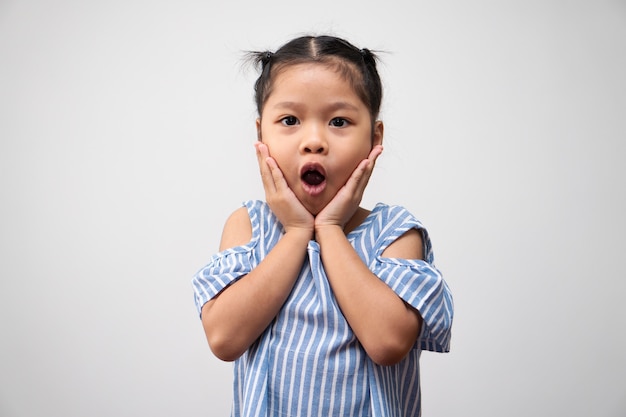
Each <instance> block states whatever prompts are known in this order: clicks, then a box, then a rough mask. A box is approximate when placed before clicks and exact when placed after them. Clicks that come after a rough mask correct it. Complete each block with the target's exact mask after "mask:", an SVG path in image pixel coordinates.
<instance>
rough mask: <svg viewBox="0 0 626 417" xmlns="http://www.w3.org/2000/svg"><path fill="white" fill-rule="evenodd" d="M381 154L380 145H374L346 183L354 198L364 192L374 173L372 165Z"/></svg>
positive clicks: (381, 148)
mask: <svg viewBox="0 0 626 417" xmlns="http://www.w3.org/2000/svg"><path fill="white" fill-rule="evenodd" d="M382 152H383V147H382V146H381V145H376V146H374V147H373V148H372V150H371V151H370V153H369V155H368V157H367V159H364V160H362V161H361V162H360V163H359V165H358V166H357V167H356V169H355V170H354V172H353V173H352V175H351V176H350V179H349V180H348V182H347V183H346V186H347V188H349V190H350V192H351V193H353V195H355V196H360V195H362V194H363V192H364V191H365V187H366V186H367V184H368V182H369V179H370V177H371V175H372V172H373V171H374V165H375V164H376V160H377V159H378V157H379V156H380V154H381V153H382Z"/></svg>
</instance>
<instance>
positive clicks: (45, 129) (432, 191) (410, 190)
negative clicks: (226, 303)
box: [0, 0, 626, 417]
mask: <svg viewBox="0 0 626 417" xmlns="http://www.w3.org/2000/svg"><path fill="white" fill-rule="evenodd" d="M310 32H312V33H315V34H320V33H327V32H330V33H332V34H335V35H339V36H344V37H346V38H348V39H349V40H351V41H352V42H354V43H355V44H357V45H358V46H360V47H368V48H371V49H375V50H383V51H386V52H385V53H382V54H381V58H382V60H383V63H382V64H381V66H380V72H381V75H382V77H383V78H384V83H385V88H386V90H385V91H386V96H385V101H384V105H383V112H382V118H383V119H384V121H385V123H386V137H385V145H386V148H385V152H384V153H383V155H382V157H381V158H380V160H379V163H378V164H377V169H376V171H375V173H374V178H373V179H372V181H371V183H370V186H369V188H368V190H367V193H366V196H365V199H364V205H365V206H367V207H370V208H371V207H372V206H373V205H374V203H376V202H377V201H383V202H386V203H393V204H402V205H404V206H406V207H407V208H409V209H410V210H411V211H412V212H413V213H414V214H415V215H416V216H417V217H418V218H420V219H421V220H422V221H423V222H424V223H425V224H426V226H427V227H428V229H429V231H430V233H431V235H432V238H433V244H434V248H435V254H436V257H437V265H438V267H439V268H440V269H441V270H442V271H443V272H444V274H445V277H446V279H447V281H448V283H449V284H450V286H451V288H452V290H453V293H454V296H455V305H456V317H455V323H454V329H453V341H452V352H451V353H450V354H445V355H442V354H434V353H424V355H423V356H422V365H423V373H422V382H423V399H424V406H423V415H424V416H426V417H434V416H437V417H448V416H490V417H491V416H493V417H501V416H507V417H517V416H520V417H521V416H557V415H558V416H565V415H567V416H592V415H593V416H606V417H621V416H625V415H626V353H625V352H626V340H625V336H624V332H625V330H626V314H625V313H624V309H623V304H622V303H623V299H624V296H625V295H626V293H625V291H624V290H625V288H626V285H625V284H624V282H625V281H626V267H625V264H624V256H625V254H624V253H625V250H626V244H625V243H624V236H625V234H626V222H625V220H624V215H625V213H626V168H625V166H626V164H625V163H624V157H625V156H626V75H625V74H626V2H624V1H623V0H612V1H610V0H589V1H582V0H581V1H565V0H563V1H550V0H548V1H539V0H530V1H522V0H515V1H495V0H494V1H486V0H481V1H462V0H451V1H440V2H435V1H430V2H426V1H418V2H414V1H411V2H409V1H405V2H393V1H388V2H380V1H361V0H346V1H337V0H333V1H327V0H320V1H316V2H287V1H277V0H267V1H255V2H252V1H248V2H245V3H241V2H237V1H230V2H213V1H193V0H181V1H164V0H158V1H154V0H153V1H148V0H146V1H140V0H129V1H121V0H114V1H99V2H96V1H79V0H73V1H72V0H58V1H55V2H46V1H36V0H33V1H18V0H0V193H1V194H0V195H1V201H0V279H1V281H0V416H2V417H26V416H28V417H31V416H46V417H50V416H52V417H56V416H59V417H61V416H63V417H73V416H76V417H79V416H80V417H84V416H90V417H100V416H102V417H104V416H115V417H122V416H152V417H165V416H200V415H203V416H215V417H219V416H227V415H228V412H229V409H230V399H231V365H230V364H227V363H222V362H220V361H218V360H217V359H215V358H214V357H213V356H212V355H211V353H210V351H209V349H208V347H207V345H206V342H205V339H204V334H203V332H202V329H201V326H200V322H199V320H198V319H197V316H196V312H195V309H194V307H193V302H192V290H191V285H190V279H191V277H192V276H193V274H194V273H195V272H196V271H197V270H198V269H199V268H200V267H202V266H203V265H204V264H205V263H206V262H207V261H208V259H209V257H210V255H211V254H213V253H214V252H215V251H216V250H217V247H218V242H219V237H220V232H221V228H222V225H223V222H224V220H225V218H226V216H227V215H228V214H229V213H230V212H231V211H233V210H234V209H235V208H237V207H238V206H239V204H240V202H241V201H243V200H245V199H250V198H262V197H263V194H262V187H261V183H260V180H259V179H258V169H257V167H256V161H255V158H254V150H253V147H252V143H253V142H254V140H255V131H254V119H255V116H256V115H255V110H254V106H253V101H252V83H253V81H254V79H255V77H256V73H255V72H254V71H253V70H252V69H246V68H245V67H243V66H242V63H241V57H242V53H243V51H245V50H258V49H268V48H269V49H274V48H277V47H278V46H280V45H281V44H282V43H284V42H285V41H287V40H289V39H291V38H292V37H294V36H298V35H301V34H305V33H310Z"/></svg>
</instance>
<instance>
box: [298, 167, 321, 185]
mask: <svg viewBox="0 0 626 417" xmlns="http://www.w3.org/2000/svg"><path fill="white" fill-rule="evenodd" d="M325 179H326V177H325V176H324V175H323V174H322V173H321V172H319V171H318V170H316V169H310V170H307V171H305V172H304V174H302V181H304V182H305V183H307V184H309V185H320V184H321V183H323V182H324V180H325Z"/></svg>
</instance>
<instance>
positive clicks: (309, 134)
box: [257, 63, 383, 215]
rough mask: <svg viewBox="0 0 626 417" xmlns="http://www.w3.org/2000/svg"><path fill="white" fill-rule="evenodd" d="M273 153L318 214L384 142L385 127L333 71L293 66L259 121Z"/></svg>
mask: <svg viewBox="0 0 626 417" xmlns="http://www.w3.org/2000/svg"><path fill="white" fill-rule="evenodd" d="M257 131H258V134H259V140H261V141H263V143H265V144H266V145H267V147H268V149H269V152H270V155H271V156H272V157H273V158H274V159H275V160H276V163H277V164H278V166H279V167H280V169H281V171H282V172H283V175H284V176H285V180H286V181H287V184H288V185H289V187H290V188H291V189H292V190H293V192H294V193H295V194H296V196H297V197H298V199H299V200H300V202H301V203H302V204H303V205H304V206H305V207H306V208H307V210H309V212H311V214H313V215H316V214H318V213H319V212H320V211H321V210H322V209H323V208H324V207H325V206H326V205H327V204H328V203H329V202H330V201H331V200H332V198H333V197H334V196H335V194H337V192H338V191H339V189H340V188H341V187H343V185H344V184H345V183H346V181H347V180H348V178H349V177H350V175H351V174H352V172H353V171H354V169H355V168H356V167H357V165H358V164H359V163H360V162H361V161H362V160H364V159H366V158H367V156H368V155H369V152H370V151H371V149H372V147H373V146H374V145H377V144H381V143H382V139H383V125H382V122H380V121H377V122H375V123H374V132H372V121H371V116H370V113H369V110H368V108H367V107H366V106H365V104H364V103H363V102H362V101H361V99H360V98H359V97H358V96H357V94H356V93H355V92H354V90H353V89H352V87H351V86H350V83H349V82H347V81H346V80H345V79H344V78H343V77H342V76H341V74H340V73H338V72H337V71H336V70H335V69H334V68H332V67H328V66H325V65H322V64H313V63H306V64H296V65H290V66H288V67H286V68H284V69H282V71H280V72H279V73H278V74H277V75H276V78H275V80H274V83H273V86H272V93H271V94H270V96H269V97H268V99H267V101H266V102H265V106H264V107H263V112H262V115H261V118H259V119H257Z"/></svg>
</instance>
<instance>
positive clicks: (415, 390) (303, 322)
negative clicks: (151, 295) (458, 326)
mask: <svg viewBox="0 0 626 417" xmlns="http://www.w3.org/2000/svg"><path fill="white" fill-rule="evenodd" d="M253 57H254V59H255V61H256V62H257V63H258V64H259V65H260V67H261V75H260V77H259V78H258V80H257V81H256V85H255V91H256V104H257V110H258V114H259V118H258V119H257V121H256V128H257V132H258V141H257V143H256V144H255V147H256V154H257V158H258V163H259V168H260V172H261V178H262V181H263V187H264V189H265V196H266V201H248V202H246V203H244V204H243V206H242V207H241V208H239V209H238V210H236V211H235V212H234V213H233V214H232V215H231V216H230V218H229V219H228V220H227V221H226V225H225V226H224V231H223V234H222V240H221V244H220V251H221V252H220V253H218V254H217V255H214V256H213V257H212V258H211V260H210V262H209V264H208V265H207V266H205V267H204V268H203V269H201V270H200V271H199V272H198V274H197V275H196V276H195V277H194V278H193V287H194V290H195V301H196V305H197V307H198V311H199V313H200V316H201V319H202V324H203V327H204V331H205V333H206V336H207V340H208V342H209V345H210V347H211V350H212V351H213V353H214V354H215V355H216V356H217V357H218V358H220V359H222V360H225V361H235V369H234V372H235V375H234V401H233V410H232V416H236V417H240V416H242V417H252V416H268V417H269V416H271V417H274V416H293V417H296V416H323V417H335V416H372V417H379V416H380V417H382V416H389V417H407V416H419V415H420V382H419V357H420V352H421V351H422V350H423V349H426V350H431V351H436V352H447V351H448V350H449V345H450V327H451V323H452V297H451V294H450V292H449V289H448V286H447V285H446V283H445V282H444V281H443V279H442V277H441V274H440V273H439V271H438V270H437V269H436V268H435V267H434V266H433V253H432V250H431V246H430V241H429V238H428V234H427V232H426V230H425V229H424V228H423V227H422V225H421V223H420V222H419V221H418V220H416V219H415V218H414V217H413V216H412V215H411V214H410V213H409V212H408V211H407V210H405V209H404V208H402V207H399V206H389V205H385V204H381V203H379V204H377V205H376V206H375V207H374V208H373V209H372V210H371V211H369V210H366V209H365V208H362V207H360V206H359V204H360V202H361V197H362V195H363V191H364V190H365V186H366V185H367V182H368V180H369V177H370V175H371V173H372V170H373V168H374V163H375V161H376V159H377V158H378V156H379V155H380V154H381V152H382V140H383V123H382V122H381V121H380V120H378V119H377V117H378V112H379V108H380V103H381V98H382V89H381V82H380V78H379V76H378V72H377V70H376V59H375V56H374V54H373V53H372V52H371V51H369V50H367V49H358V48H356V47H354V46H353V45H352V44H350V43H348V42H346V41H345V40H342V39H339V38H335V37H330V36H319V37H308V36H307V37H301V38H297V39H294V40H292V41H290V42H288V43H287V44H285V45H284V46H282V47H281V48H280V49H278V50H277V51H276V52H275V53H272V52H260V53H254V54H253Z"/></svg>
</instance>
